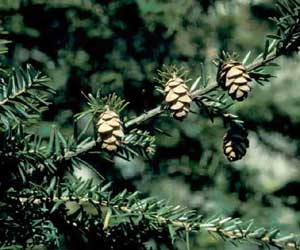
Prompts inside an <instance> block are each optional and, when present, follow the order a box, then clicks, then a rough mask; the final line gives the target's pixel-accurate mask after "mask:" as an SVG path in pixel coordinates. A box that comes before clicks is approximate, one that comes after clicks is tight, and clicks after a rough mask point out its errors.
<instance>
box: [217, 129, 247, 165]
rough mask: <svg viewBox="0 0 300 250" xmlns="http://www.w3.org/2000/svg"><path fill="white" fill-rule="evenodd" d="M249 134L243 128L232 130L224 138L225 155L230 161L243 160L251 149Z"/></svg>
mask: <svg viewBox="0 0 300 250" xmlns="http://www.w3.org/2000/svg"><path fill="white" fill-rule="evenodd" d="M247 136H248V133H247V131H246V130H245V129H242V128H231V129H230V130H229V131H228V132H227V133H226V134H225V135H224V138H223V150H224V155H225V156H226V157H227V159H228V160H229V161H237V160H240V159H241V158H243V157H244V156H245V154H246V151H247V148H248V147H249V140H248V138H247Z"/></svg>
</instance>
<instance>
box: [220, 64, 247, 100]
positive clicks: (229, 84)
mask: <svg viewBox="0 0 300 250" xmlns="http://www.w3.org/2000/svg"><path fill="white" fill-rule="evenodd" d="M217 81H218V83H219V84H220V85H221V87H222V88H223V89H224V90H227V91H228V94H229V95H230V96H231V98H232V99H234V100H237V101H242V100H244V99H245V98H247V97H248V93H249V92H250V90H251V88H250V87H251V77H250V76H249V74H248V73H247V71H246V68H245V67H244V66H243V65H242V64H241V63H239V62H236V61H231V62H228V63H225V64H223V65H222V66H221V67H220V69H219V72H218V76H217Z"/></svg>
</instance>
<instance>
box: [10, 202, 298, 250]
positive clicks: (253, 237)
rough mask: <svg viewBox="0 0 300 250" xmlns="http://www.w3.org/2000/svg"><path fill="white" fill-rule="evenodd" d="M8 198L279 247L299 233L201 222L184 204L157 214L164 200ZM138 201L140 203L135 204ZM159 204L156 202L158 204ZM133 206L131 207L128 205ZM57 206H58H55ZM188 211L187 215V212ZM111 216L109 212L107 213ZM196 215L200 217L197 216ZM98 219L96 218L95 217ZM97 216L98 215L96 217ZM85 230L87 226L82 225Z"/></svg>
mask: <svg viewBox="0 0 300 250" xmlns="http://www.w3.org/2000/svg"><path fill="white" fill-rule="evenodd" d="M10 198H11V199H14V200H18V201H19V202H20V203H21V204H23V205H24V204H25V203H30V204H35V205H40V204H42V203H43V202H44V203H45V202H46V203H48V204H49V202H52V203H53V204H55V203H57V204H58V203H59V202H61V203H60V204H65V205H66V203H67V202H77V203H80V204H83V203H90V204H93V206H99V207H103V208H110V209H113V210H116V211H118V214H119V213H124V214H123V216H125V217H127V218H131V217H132V218H136V217H140V216H143V218H144V219H146V220H148V221H149V222H151V223H155V224H157V225H159V226H163V227H167V226H168V225H171V226H172V227H174V228H175V229H176V230H179V231H187V232H194V233H195V232H201V231H206V232H208V233H211V234H214V235H217V236H220V237H221V238H223V239H228V240H230V241H236V240H237V241H245V242H247V241H254V242H256V243H257V244H259V245H268V246H275V247H277V248H279V249H284V248H286V247H289V249H300V235H295V234H289V235H285V236H281V235H280V233H279V230H278V229H273V230H268V229H265V228H254V227H253V221H250V222H243V221H242V220H241V219H239V218H231V217H225V218H224V217H218V218H215V219H212V220H208V221H206V222H202V221H203V218H202V216H200V215H198V214H197V213H195V211H192V210H188V209H186V208H183V207H180V206H176V207H172V206H170V207H169V208H170V211H172V212H170V213H169V214H168V216H163V215H160V209H161V208H162V207H163V206H167V204H166V203H165V202H161V201H157V200H155V201H154V202H147V201H146V202H143V200H141V201H136V203H135V204H133V205H132V206H131V207H129V206H126V205H119V204H118V205H115V204H114V203H113V202H109V201H105V200H101V201H100V200H94V199H91V198H88V197H76V196H69V197H64V196H61V197H52V198H50V197H43V198H33V197H31V198H25V197H18V198H17V197H10ZM139 203H140V204H139ZM158 204H159V205H158ZM150 206H156V210H151V211H148V210H147V207H150ZM132 207H135V208H132ZM57 209H58V208H57ZM175 214H177V216H176V217H177V218H178V217H179V218H181V219H172V216H173V215H175ZM187 214H191V216H187ZM110 216H111V215H110ZM199 218H200V219H199ZM98 220H99V218H98ZM100 220H101V218H100ZM67 223H69V224H71V225H72V226H75V227H78V225H77V223H76V221H67ZM103 223H104V225H103V228H104V229H105V230H106V229H107V228H108V227H109V219H108V220H107V219H106V220H105V219H104V222H103ZM85 229H86V230H87V231H88V230H89V227H88V226H87V227H86V228H85Z"/></svg>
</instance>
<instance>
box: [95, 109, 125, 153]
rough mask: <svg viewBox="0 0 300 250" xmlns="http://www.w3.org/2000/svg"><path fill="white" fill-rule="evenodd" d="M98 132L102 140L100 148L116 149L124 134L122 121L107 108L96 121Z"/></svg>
mask: <svg viewBox="0 0 300 250" xmlns="http://www.w3.org/2000/svg"><path fill="white" fill-rule="evenodd" d="M97 126H98V134H99V136H100V138H101V141H102V148H103V149H106V150H107V151H111V152H112V151H116V150H117V149H118V146H119V145H120V144H121V139H122V137H123V136H124V132H123V126H122V121H121V120H120V118H119V115H118V114H117V113H115V112H114V111H111V110H109V109H108V108H107V109H106V111H104V112H103V113H102V114H101V115H100V118H99V121H98V122H97Z"/></svg>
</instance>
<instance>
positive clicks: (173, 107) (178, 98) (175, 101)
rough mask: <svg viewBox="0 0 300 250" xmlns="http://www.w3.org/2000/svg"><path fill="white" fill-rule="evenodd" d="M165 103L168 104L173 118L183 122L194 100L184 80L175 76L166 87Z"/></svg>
mask: <svg viewBox="0 0 300 250" xmlns="http://www.w3.org/2000/svg"><path fill="white" fill-rule="evenodd" d="M164 92H165V102H166V103H167V105H168V107H169V109H170V111H171V113H172V115H173V117H174V118H175V119H178V120H182V119H184V118H185V117H186V115H187V114H188V112H189V109H190V104H191V102H192V98H191V95H190V92H189V88H188V86H187V85H186V84H185V82H184V80H183V79H182V78H179V77H176V76H175V75H174V76H173V78H171V79H170V80H169V81H168V82H167V83H166V86H165V89H164Z"/></svg>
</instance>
